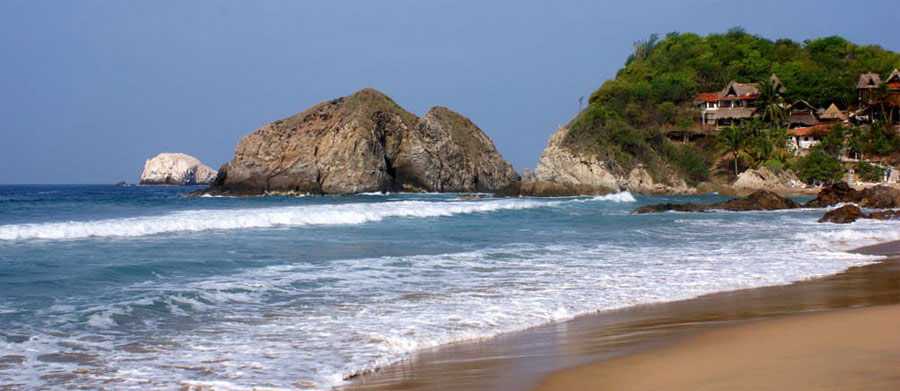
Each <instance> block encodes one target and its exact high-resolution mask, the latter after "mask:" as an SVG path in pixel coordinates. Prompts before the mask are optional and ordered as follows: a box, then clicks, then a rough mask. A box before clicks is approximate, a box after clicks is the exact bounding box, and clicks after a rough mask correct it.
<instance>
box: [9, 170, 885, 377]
mask: <svg viewBox="0 0 900 391" xmlns="http://www.w3.org/2000/svg"><path fill="white" fill-rule="evenodd" d="M78 191H80V190H79V189H75V192H76V194H78V193H77V192H78ZM136 191H138V192H140V191H146V192H147V193H148V194H150V193H156V194H158V192H160V191H166V189H163V190H158V189H146V190H144V189H140V188H138V189H136ZM172 192H173V193H174V192H175V191H174V190H173V191H172ZM135 194H136V195H135V198H136V199H135V200H133V202H132V203H131V205H133V206H134V207H132V208H127V209H125V210H123V211H122V213H125V214H128V215H130V216H134V215H135V214H136V213H143V214H145V215H142V216H140V217H124V215H118V216H123V217H118V218H110V219H103V220H100V219H96V218H95V219H94V220H93V221H86V222H71V223H58V222H52V221H51V219H53V218H54V217H55V216H56V215H55V214H54V213H53V212H52V211H48V210H47V209H46V201H45V200H41V201H39V202H35V203H33V204H27V205H25V206H24V207H23V208H22V209H21V210H18V209H15V208H16V207H18V205H20V204H17V205H15V206H13V207H8V209H5V210H3V212H5V214H0V218H8V220H6V222H7V223H6V224H7V225H2V226H0V228H3V229H8V228H9V227H13V226H15V227H19V228H22V227H24V226H28V225H27V224H16V225H13V224H12V223H13V222H16V221H43V222H42V223H39V224H33V225H32V228H35V227H37V228H41V229H43V230H44V231H50V230H51V229H59V227H58V226H57V225H54V224H61V225H62V226H63V227H62V228H61V229H62V230H63V231H65V230H70V231H72V232H69V233H68V234H67V235H70V236H74V237H97V238H105V237H109V238H116V237H119V236H122V235H126V234H127V235H131V236H136V237H140V236H142V235H153V234H154V233H163V234H165V233H169V232H179V233H180V232H192V231H196V230H219V231H218V232H216V233H215V234H210V235H177V236H176V235H171V236H170V235H167V236H162V237H161V240H156V239H152V240H74V241H59V240H19V239H13V240H12V241H9V240H8V241H6V242H3V243H0V248H2V251H0V292H3V294H2V295H0V314H3V316H0V330H2V334H3V335H2V336H0V352H3V351H15V352H27V353H24V354H23V355H24V358H22V359H18V358H16V359H15V360H20V361H22V363H21V364H20V363H11V364H8V365H10V366H11V367H9V368H13V369H12V370H7V371H5V372H4V370H3V369H2V368H0V388H3V387H4V386H8V385H10V384H18V385H24V386H23V387H25V388H26V389H57V388H60V389H66V388H72V387H78V386H80V387H87V388H103V389H110V390H130V389H144V388H147V387H151V388H154V389H173V390H175V389H200V390H209V389H217V390H253V389H266V388H271V389H309V390H328V389H331V388H332V387H333V386H335V385H340V384H343V383H344V382H345V381H346V379H347V378H348V377H350V376H352V375H354V374H359V373H362V372H366V371H369V370H372V369H375V368H379V367H382V366H384V365H388V364H390V363H393V362H396V361H398V360H403V359H404V358H408V357H410V354H414V353H415V352H417V351H419V350H421V349H427V348H430V347H434V346H439V345H442V344H448V343H457V342H460V341H472V340H479V339H484V338H492V337H494V336H497V335H499V334H502V333H507V332H514V331H517V330H522V329H525V328H529V327H534V326H537V325H541V324H547V323H553V322H560V321H565V320H567V319H571V318H572V317H575V316H578V315H580V314H584V313H591V312H595V311H597V310H603V309H613V308H621V307H627V306H632V305H636V304H642V303H653V302H660V301H671V300H680V299H687V298H691V297H695V296H698V295H703V294H707V293H713V292H720V291H725V290H734V289H740V288H750V287H758V286H766V285H777V284H785V283H790V282H792V281H797V280H804V279H808V278H811V277H816V276H822V275H827V274H833V273H837V272H840V271H842V270H844V269H846V268H847V267H850V266H855V265H862V264H865V263H869V262H872V261H873V260H875V259H877V258H876V257H871V256H865V255H860V254H852V253H847V252H844V251H845V250H847V249H851V248H853V247H858V246H863V245H866V244H871V243H874V242H879V241H883V240H888V239H892V238H895V237H897V235H898V234H897V232H900V229H898V227H900V224H897V222H874V221H859V222H856V223H854V224H851V225H836V224H818V223H816V222H815V221H816V219H817V218H818V217H820V216H821V213H822V211H821V210H792V211H776V212H742V213H701V214H690V213H680V214H667V213H661V214H650V215H631V214H629V212H630V210H632V209H633V208H634V206H635V205H634V203H635V201H634V199H635V198H637V199H639V200H640V201H644V202H648V203H653V202H656V201H660V200H670V199H672V198H675V199H676V201H679V200H678V197H666V198H661V199H660V200H656V199H654V198H655V197H654V196H639V197H635V196H633V195H631V194H629V193H617V194H608V195H605V196H598V197H569V198H555V199H549V200H548V199H499V200H475V201H462V200H454V199H451V197H452V196H447V195H439V196H437V195H436V196H429V197H421V196H420V195H409V194H398V195H391V196H390V197H378V198H374V197H372V198H362V197H308V198H305V199H297V200H293V199H287V198H269V199H254V200H246V199H204V200H196V199H191V200H185V199H179V198H176V197H174V195H173V197H172V198H171V199H162V200H161V199H160V198H159V197H156V198H149V199H148V198H146V196H141V195H140V193H135ZM118 197H119V196H118V195H117V196H116V197H112V198H110V201H109V202H110V203H115V205H116V208H117V207H119V205H120V204H121V202H122V200H121V199H120V198H118ZM704 197H705V198H698V197H683V199H682V200H681V201H685V202H687V201H692V202H698V200H704V199H708V198H710V197H709V196H704ZM372 199H378V200H380V202H368V203H366V202H363V201H364V200H365V201H370V200H372ZM126 201H127V200H126ZM59 202H60V205H59V207H58V208H57V210H67V209H69V208H71V205H72V201H71V200H69V199H67V198H64V197H61V198H60V201H59ZM103 202H104V201H98V202H97V204H99V205H101V207H94V209H93V211H100V212H107V213H113V212H115V213H118V211H119V209H116V208H111V209H112V210H110V211H107V210H104V208H105V206H104V204H103ZM90 205H94V204H93V203H90V204H89V206H90ZM192 205H205V206H204V210H191V211H182V212H173V210H176V208H184V207H190V206H192ZM288 205H289V206H288ZM216 207H218V208H231V209H214V208H216ZM28 211H36V212H28ZM152 212H156V213H160V215H157V216H148V215H146V214H148V213H152ZM29 213H37V215H33V214H29ZM70 215H71V216H73V217H72V218H73V219H78V218H83V219H86V220H87V219H90V218H91V216H94V215H95V214H94V213H93V212H92V211H89V210H86V211H84V212H83V213H81V214H77V213H73V214H70ZM106 215H107V216H116V215H112V214H106ZM444 216H448V217H450V216H452V218H433V217H444ZM25 219H27V220H25ZM387 219H395V220H390V221H385V220H387ZM0 221H3V220H0ZM378 221H383V222H382V223H377V222H378ZM369 223H371V224H369ZM178 224H182V225H178ZM342 225H343V226H342ZM256 227H258V228H263V229H265V228H269V227H275V228H278V227H304V228H302V229H297V230H291V229H271V230H260V231H259V232H254V233H250V232H247V231H246V230H247V229H253V228H256ZM76 228H77V229H76ZM128 230H133V231H128ZM113 231H116V232H114V233H115V234H117V235H109V233H110V232H113ZM19 232H20V233H21V232H25V231H19ZM26 233H27V232H26ZM31 234H32V236H35V235H34V233H31ZM90 235H93V236H90ZM104 235H105V236H104ZM17 237H18V236H17ZM57 237H65V235H62V234H57ZM129 237H130V236H129ZM183 237H189V239H190V240H184V241H180V240H178V239H180V238H183ZM2 355H3V354H0V356H2ZM6 364H7V363H4V365H6ZM57 375H59V377H56V376H57ZM57 379H62V380H57Z"/></svg>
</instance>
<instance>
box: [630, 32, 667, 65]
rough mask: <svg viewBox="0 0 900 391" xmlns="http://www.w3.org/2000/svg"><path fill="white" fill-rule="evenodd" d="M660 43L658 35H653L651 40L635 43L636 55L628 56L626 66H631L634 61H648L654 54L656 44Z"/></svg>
mask: <svg viewBox="0 0 900 391" xmlns="http://www.w3.org/2000/svg"><path fill="white" fill-rule="evenodd" d="M657 41H659V35H658V34H651V35H650V38H648V39H646V40H643V39H642V40H639V41H636V42H635V43H634V53H632V54H631V55H630V56H628V60H626V61H625V65H626V66H627V65H628V64H631V62H633V61H634V60H642V61H644V60H647V59H648V58H650V53H651V52H653V49H654V48H655V47H656V42H657Z"/></svg>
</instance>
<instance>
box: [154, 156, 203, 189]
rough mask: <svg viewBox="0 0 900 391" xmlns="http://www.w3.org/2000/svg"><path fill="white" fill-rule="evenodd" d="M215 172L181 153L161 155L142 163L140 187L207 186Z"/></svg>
mask: <svg viewBox="0 0 900 391" xmlns="http://www.w3.org/2000/svg"><path fill="white" fill-rule="evenodd" d="M215 178H216V171H215V170H213V169H211V168H209V167H207V166H206V165H204V164H203V163H200V161H199V160H197V159H196V158H194V157H193V156H190V155H185V154H183V153H161V154H159V155H156V157H154V158H153V159H149V160H147V162H146V163H144V172H142V173H141V182H140V184H141V185H208V184H210V183H212V182H213V180H214V179H215Z"/></svg>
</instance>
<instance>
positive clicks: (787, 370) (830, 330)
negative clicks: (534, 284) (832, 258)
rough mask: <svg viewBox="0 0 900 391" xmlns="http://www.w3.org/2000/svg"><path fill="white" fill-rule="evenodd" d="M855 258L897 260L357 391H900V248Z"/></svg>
mask: <svg viewBox="0 0 900 391" xmlns="http://www.w3.org/2000/svg"><path fill="white" fill-rule="evenodd" d="M856 251H857V252H861V253H867V254H877V255H888V256H891V258H888V259H886V260H884V261H883V262H878V263H874V264H870V265H866V266H862V267H853V268H850V269H848V270H847V271H845V272H843V273H839V274H836V275H832V276H827V277H823V278H817V279H812V280H807V281H801V282H797V283H794V284H790V285H786V286H774V287H765V288H757V289H745V290H739V291H734V292H723V293H716V294H711V295H706V296H701V297H699V298H695V299H691V300H685V301H679V302H672V303H661V304H652V305H642V306H635V307H629V308H625V309H622V310H616V311H604V312H599V313H597V314H594V315H588V316H583V317H578V318H576V319H573V320H570V321H567V322H563V323H559V324H551V325H547V326H542V327H537V328H534V329H530V330H526V331H523V332H519V333H512V334H508V335H501V336H500V337H498V338H493V339H489V340H485V341H477V342H472V343H462V344H453V345H448V346H442V347H438V348H435V349H432V350H426V351H422V352H420V353H418V354H417V355H415V356H414V357H412V358H411V359H410V360H407V361H404V362H401V363H398V364H395V365H391V366H388V367H386V368H383V369H381V370H379V371H376V372H373V373H369V374H365V375H361V376H358V377H357V378H354V379H353V382H352V383H351V384H350V386H349V387H348V389H350V390H533V389H538V390H582V389H585V390H589V389H623V390H625V389H897V388H898V384H900V370H898V368H900V334H897V333H896V328H897V326H898V325H900V306H898V305H897V304H898V303H900V258H897V257H896V255H897V254H898V253H900V243H898V242H891V243H884V244H880V245H876V246H870V247H866V248H861V249H858V250H856ZM761 341H769V342H766V343H762V342H761ZM689 359H692V360H693V361H691V360H689ZM661 367H665V368H666V370H660V369H658V368H661ZM612 372H615V373H616V374H617V376H615V377H613V376H610V375H609V374H610V373H612ZM648 373H653V374H654V376H647V374H648ZM628 376H633V377H628ZM631 381H636V383H629V382H631ZM745 381H746V382H745ZM754 381H756V382H755V383H754ZM674 384H678V386H675V385H674ZM704 387H705V388H704ZM740 387H745V388H740Z"/></svg>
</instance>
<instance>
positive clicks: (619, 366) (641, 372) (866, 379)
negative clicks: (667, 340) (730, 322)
mask: <svg viewBox="0 0 900 391" xmlns="http://www.w3.org/2000/svg"><path fill="white" fill-rule="evenodd" d="M898 326H900V305H889V306H878V307H870V308H856V309H846V310H837V311H831V312H827V313H821V314H811V315H798V316H789V317H785V318H781V319H774V320H766V321H761V322H756V323H752V324H749V325H743V326H737V327H732V328H727V329H723V330H716V331H711V332H707V333H704V334H702V335H699V336H697V337H694V338H690V339H687V340H685V341H682V342H679V343H676V344H673V345H670V346H666V347H664V348H660V349H654V350H651V351H648V352H644V353H640V354H634V355H630V356H626V357H623V358H619V359H614V360H609V361H604V362H600V363H596V364H591V365H586V366H582V367H578V368H574V369H571V370H566V371H562V372H560V373H557V374H554V375H551V376H549V377H548V378H547V379H545V380H544V382H543V383H542V384H541V386H540V387H539V388H538V390H542V391H551V390H664V389H665V390H697V391H699V390H801V389H802V390H885V391H887V390H897V389H898V388H900V333H898V329H897V327H898Z"/></svg>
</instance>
